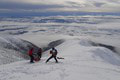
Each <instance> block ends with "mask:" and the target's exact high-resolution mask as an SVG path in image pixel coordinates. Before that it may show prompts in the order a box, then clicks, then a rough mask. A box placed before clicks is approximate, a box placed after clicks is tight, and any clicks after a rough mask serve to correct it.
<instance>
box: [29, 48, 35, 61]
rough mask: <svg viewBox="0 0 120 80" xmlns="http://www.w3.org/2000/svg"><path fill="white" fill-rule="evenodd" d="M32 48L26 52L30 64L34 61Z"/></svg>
mask: <svg viewBox="0 0 120 80" xmlns="http://www.w3.org/2000/svg"><path fill="white" fill-rule="evenodd" d="M33 50H34V49H33V48H31V49H30V50H29V52H28V54H29V56H30V63H34V62H33V60H34V57H33Z"/></svg>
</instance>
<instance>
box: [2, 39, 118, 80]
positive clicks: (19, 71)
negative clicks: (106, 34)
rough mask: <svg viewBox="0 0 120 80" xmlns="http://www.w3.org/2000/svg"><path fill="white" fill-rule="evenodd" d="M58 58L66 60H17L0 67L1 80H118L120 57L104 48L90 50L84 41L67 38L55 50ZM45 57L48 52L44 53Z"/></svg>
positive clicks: (44, 58) (43, 58) (44, 57)
mask: <svg viewBox="0 0 120 80" xmlns="http://www.w3.org/2000/svg"><path fill="white" fill-rule="evenodd" d="M56 48H57V50H58V52H59V54H58V56H59V57H64V58H65V59H63V60H59V63H55V61H54V59H52V60H50V61H49V62H48V63H45V61H46V59H47V58H48V56H43V57H42V59H41V61H40V62H36V63H34V64H30V63H29V61H19V62H16V63H12V64H7V65H2V66H0V80H48V79H49V80H81V79H82V80H114V79H115V80H119V79H120V67H119V66H120V58H119V57H118V56H117V55H116V54H114V53H113V52H112V51H110V50H108V49H106V48H103V47H93V46H91V45H90V44H89V43H87V42H86V40H84V39H76V38H75V39H69V40H67V41H65V42H64V43H63V44H61V45H59V46H57V47H56ZM45 53H46V54H47V55H49V54H48V52H45Z"/></svg>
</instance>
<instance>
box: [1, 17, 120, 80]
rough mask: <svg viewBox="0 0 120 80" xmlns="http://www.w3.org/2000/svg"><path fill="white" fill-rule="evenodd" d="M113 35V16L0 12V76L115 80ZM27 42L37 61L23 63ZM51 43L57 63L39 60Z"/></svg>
mask: <svg viewBox="0 0 120 80" xmlns="http://www.w3.org/2000/svg"><path fill="white" fill-rule="evenodd" d="M119 35H120V17H119V16H56V17H55V16H52V17H26V18H0V45H1V46H0V64H1V65H0V80H28V79H29V80H48V79H49V80H74V79H75V80H80V79H82V80H113V79H115V80H119V79H120V77H119V75H120V41H119V40H120V36H119ZM29 46H34V47H36V48H39V47H41V48H43V49H44V52H43V56H42V59H41V61H39V62H36V63H34V64H29V58H26V57H28V56H27V50H28V48H29ZM52 46H56V49H57V50H58V56H59V57H64V58H65V59H63V60H62V59H60V60H59V59H58V60H59V63H58V64H56V63H55V62H54V59H53V60H51V61H50V62H49V63H47V64H46V63H45V61H46V60H47V58H48V57H49V56H50V55H49V48H51V47H52ZM23 53H24V54H23ZM11 62H13V63H11ZM8 63H9V64H8Z"/></svg>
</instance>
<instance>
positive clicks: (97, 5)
mask: <svg viewBox="0 0 120 80" xmlns="http://www.w3.org/2000/svg"><path fill="white" fill-rule="evenodd" d="M105 4H106V3H100V2H95V3H93V5H94V6H95V7H102V6H103V5H105Z"/></svg>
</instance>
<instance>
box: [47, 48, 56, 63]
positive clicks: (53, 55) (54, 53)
mask: <svg viewBox="0 0 120 80" xmlns="http://www.w3.org/2000/svg"><path fill="white" fill-rule="evenodd" d="M57 53H58V52H57V50H56V49H55V48H54V47H53V48H52V50H50V54H52V55H51V56H50V57H49V58H48V59H47V61H46V63H47V62H48V61H49V60H50V59H52V58H54V59H55V60H56V63H58V60H57V58H56V56H57Z"/></svg>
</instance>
